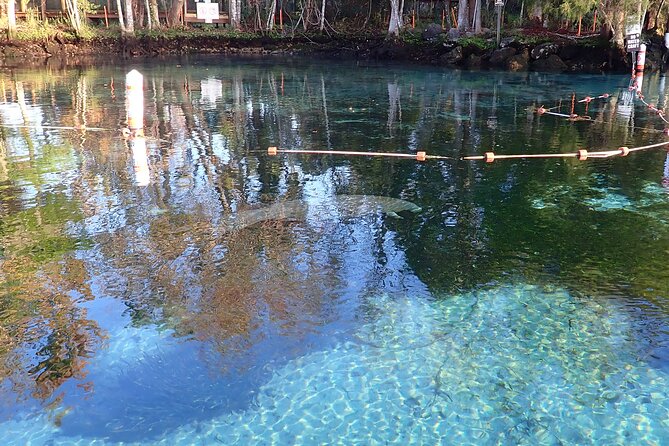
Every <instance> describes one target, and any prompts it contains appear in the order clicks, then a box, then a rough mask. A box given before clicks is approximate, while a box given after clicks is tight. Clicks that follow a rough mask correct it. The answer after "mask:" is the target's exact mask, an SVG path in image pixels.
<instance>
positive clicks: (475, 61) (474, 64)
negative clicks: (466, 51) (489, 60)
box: [465, 54, 481, 68]
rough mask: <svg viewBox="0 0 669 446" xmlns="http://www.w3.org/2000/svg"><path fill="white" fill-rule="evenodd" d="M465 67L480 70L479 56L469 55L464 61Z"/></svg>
mask: <svg viewBox="0 0 669 446" xmlns="http://www.w3.org/2000/svg"><path fill="white" fill-rule="evenodd" d="M465 66H466V67H467V68H480V67H481V56H477V55H476V54H470V55H469V57H467V59H466V60H465Z"/></svg>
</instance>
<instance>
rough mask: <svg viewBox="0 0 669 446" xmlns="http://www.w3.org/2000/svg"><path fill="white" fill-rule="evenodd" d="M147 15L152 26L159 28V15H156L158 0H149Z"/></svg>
mask: <svg viewBox="0 0 669 446" xmlns="http://www.w3.org/2000/svg"><path fill="white" fill-rule="evenodd" d="M149 17H150V22H149V23H151V24H153V27H154V28H160V17H158V0H149Z"/></svg>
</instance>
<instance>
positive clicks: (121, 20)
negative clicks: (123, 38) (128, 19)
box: [116, 0, 125, 33]
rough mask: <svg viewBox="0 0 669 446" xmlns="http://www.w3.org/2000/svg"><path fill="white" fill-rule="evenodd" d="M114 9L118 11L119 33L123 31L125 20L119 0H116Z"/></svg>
mask: <svg viewBox="0 0 669 446" xmlns="http://www.w3.org/2000/svg"><path fill="white" fill-rule="evenodd" d="M116 10H117V12H118V26H119V27H120V28H121V33H125V20H123V8H122V6H121V0H116Z"/></svg>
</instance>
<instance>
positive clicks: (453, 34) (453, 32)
mask: <svg viewBox="0 0 669 446" xmlns="http://www.w3.org/2000/svg"><path fill="white" fill-rule="evenodd" d="M446 35H447V36H448V40H458V39H459V38H460V37H462V32H460V31H458V29H457V28H451V29H449V30H448V33H447V34H446Z"/></svg>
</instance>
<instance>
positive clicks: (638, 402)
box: [0, 58, 669, 445]
mask: <svg viewBox="0 0 669 446" xmlns="http://www.w3.org/2000/svg"><path fill="white" fill-rule="evenodd" d="M132 68H137V69H139V70H140V71H141V72H142V73H143V74H144V76H145V102H146V110H145V134H146V137H145V139H143V140H141V139H131V140H128V139H125V138H124V137H123V135H122V133H121V132H120V131H119V129H120V128H122V127H124V126H125V122H126V104H125V90H124V89H125V85H124V77H125V74H126V73H127V72H128V71H129V70H130V69H132ZM0 78H1V79H0V101H2V103H1V104H0V121H1V124H2V128H1V129H0V132H1V134H0V237H1V239H2V243H1V245H0V296H1V300H0V340H1V341H2V342H1V347H0V376H1V377H2V381H1V382H2V384H1V387H0V396H1V399H0V438H1V439H2V440H3V444H40V445H41V444H82V445H83V444H120V443H123V444H170V445H173V444H217V443H222V444H317V443H323V444H331V443H343V444H388V443H393V444H435V443H437V442H439V441H442V442H443V441H448V442H452V443H458V444H584V443H592V444H662V443H665V442H667V441H669V421H667V420H669V400H668V397H667V393H666V389H667V387H668V384H669V342H668V341H669V338H668V335H667V333H668V329H669V326H668V324H667V310H668V309H669V302H668V299H669V273H668V270H667V267H666V265H667V263H668V262H669V162H668V161H667V153H666V151H664V150H662V149H658V150H652V151H647V152H641V153H634V154H631V155H630V156H628V157H625V158H621V157H616V158H609V159H605V160H588V161H581V162H579V161H577V160H574V159H564V160H559V159H547V160H509V161H502V160H500V161H497V162H495V163H492V164H485V163H482V162H463V161H459V158H460V157H462V156H466V155H479V154H482V153H484V152H487V151H494V152H495V153H499V154H503V153H508V154H512V153H546V152H551V153H554V152H565V153H567V152H575V151H576V150H578V149H581V148H587V149H588V150H591V151H594V150H607V149H615V148H617V147H619V146H629V147H634V146H638V145H643V144H648V143H654V142H659V141H663V140H664V138H665V136H664V135H663V134H662V129H663V128H664V126H663V122H662V121H660V120H659V119H658V118H657V116H656V115H654V114H652V113H651V112H650V111H648V110H647V109H646V108H644V107H643V106H641V105H640V104H638V103H637V104H636V105H635V106H632V107H630V106H629V104H626V103H625V98H624V94H623V93H622V92H624V90H625V88H626V87H627V82H628V79H626V78H625V77H624V76H595V75H556V74H540V73H497V72H459V71H445V70H442V69H436V68H425V67H406V66H398V65H389V66H385V65H384V66H379V65H367V64H356V63H352V62H336V63H335V62H323V61H318V62H313V61H311V62H309V61H303V60H291V61H285V60H275V59H262V60H261V59H257V60H256V59H221V58H190V59H169V60H165V61H161V62H156V63H151V64H150V63H145V64H136V65H128V66H122V67H97V68H96V67H93V68H86V69H79V70H65V71H53V70H52V71H40V70H14V71H11V72H4V73H2V76H1V77H0ZM646 83H647V91H646V92H645V95H646V99H647V100H649V101H651V102H653V103H655V104H658V106H659V107H664V105H665V99H664V79H663V78H660V77H657V76H656V77H653V76H651V77H649V79H647V81H646ZM603 93H611V94H612V96H611V98H609V99H607V100H598V101H593V102H591V103H589V104H588V105H587V109H586V105H585V103H578V102H574V112H575V113H579V114H587V115H588V116H590V117H591V118H592V121H590V122H574V123H572V122H568V121H566V120H564V119H562V118H560V117H557V116H549V115H544V116H537V115H536V114H534V113H533V112H532V110H533V108H534V107H537V106H540V105H544V106H546V107H556V108H555V109H554V110H555V111H559V112H562V113H571V111H572V110H571V107H572V96H574V97H575V98H576V100H578V99H580V98H583V97H585V96H588V95H589V96H596V95H600V94H603ZM557 107H559V108H557ZM83 128H86V129H83ZM268 146H279V147H282V148H290V149H312V150H356V151H375V152H389V153H415V152H417V151H419V150H424V151H427V153H428V154H430V155H440V156H443V157H447V158H452V159H441V160H430V161H427V162H424V163H419V162H416V161H413V160H406V159H385V158H364V157H338V156H304V155H287V154H279V155H278V156H275V157H270V156H268V155H267V154H266V149H267V147H268ZM343 195H354V196H356V197H367V198H356V200H359V199H360V200H362V199H364V200H366V202H365V203H366V204H365V205H364V206H361V205H355V206H354V205H352V204H351V203H352V202H351V201H350V200H348V201H346V200H343V199H342V198H341V196H343ZM385 197H388V198H385ZM398 200H403V201H401V202H400V201H398ZM342 203H348V204H342ZM356 203H357V202H356ZM400 203H413V205H412V206H413V207H411V206H409V205H408V204H407V205H406V206H407V207H403V206H404V205H400ZM418 207H419V208H420V210H419V211H418V210H417V209H418ZM267 209H270V210H272V211H271V212H267V211H266V210H267ZM277 209H282V211H281V212H278V211H276V210H277ZM396 211H397V212H396ZM412 211H413V212H412ZM395 213H397V214H398V215H394V214H395ZM259 216H260V217H259ZM398 217H400V218H398Z"/></svg>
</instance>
